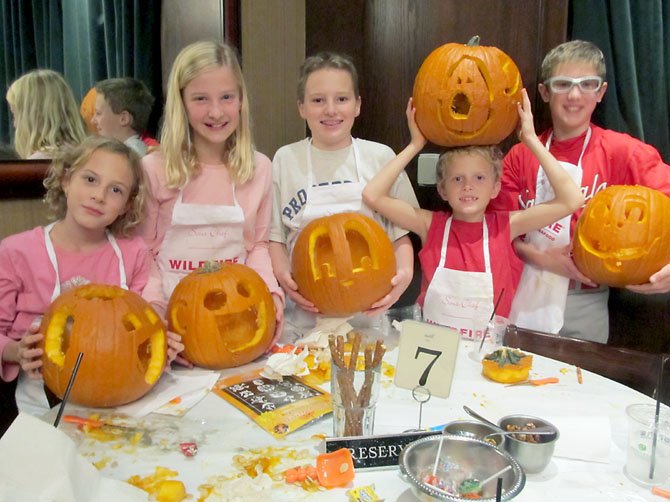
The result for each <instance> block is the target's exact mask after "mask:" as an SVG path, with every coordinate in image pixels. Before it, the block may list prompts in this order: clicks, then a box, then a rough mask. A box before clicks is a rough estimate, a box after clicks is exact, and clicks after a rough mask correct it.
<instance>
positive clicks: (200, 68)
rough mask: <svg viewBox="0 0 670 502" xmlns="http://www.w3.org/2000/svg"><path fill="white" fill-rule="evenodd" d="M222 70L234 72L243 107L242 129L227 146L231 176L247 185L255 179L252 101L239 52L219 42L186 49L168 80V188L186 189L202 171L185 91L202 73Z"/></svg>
mask: <svg viewBox="0 0 670 502" xmlns="http://www.w3.org/2000/svg"><path fill="white" fill-rule="evenodd" d="M220 67H228V68H230V70H231V71H232V73H233V75H234V76H235V79H236V80H237V86H238V91H239V92H240V97H241V105H242V106H241V108H240V122H239V125H238V127H237V129H236V130H235V132H233V134H231V135H230V136H229V137H228V139H227V140H226V143H225V145H224V152H225V156H226V164H227V166H228V172H229V173H230V177H231V179H232V180H233V181H235V182H237V183H244V182H246V181H248V180H250V179H251V178H252V177H253V175H254V170H255V164H254V148H253V141H252V135H251V124H250V115H249V99H248V97H247V88H246V85H245V83H244V77H243V76H242V70H241V68H240V64H239V62H238V60H237V56H236V54H235V51H234V50H233V49H232V48H231V47H230V46H228V45H226V44H223V43H219V42H196V43H194V44H191V45H189V46H187V47H185V48H184V49H182V50H181V52H180V53H179V54H178V55H177V58H176V59H175V61H174V64H173V65H172V70H171V71H170V77H169V78H168V85H167V97H166V101H165V121H164V123H163V130H162V134H161V149H162V150H163V153H164V155H165V178H166V180H167V186H168V187H171V188H177V187H182V186H184V185H185V184H186V182H188V180H189V179H190V178H191V177H192V176H193V175H195V174H197V173H198V172H199V169H200V168H199V165H198V158H197V152H196V151H195V148H194V147H193V145H192V144H191V141H190V135H191V127H190V125H189V122H188V116H187V114H186V107H185V106H184V100H183V96H182V91H183V90H184V88H185V87H186V86H187V85H188V84H189V83H190V82H191V81H192V80H193V79H195V78H196V77H198V76H199V75H200V74H201V73H203V72H205V71H209V70H214V69H216V68H220Z"/></svg>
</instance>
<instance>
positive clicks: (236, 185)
mask: <svg viewBox="0 0 670 502" xmlns="http://www.w3.org/2000/svg"><path fill="white" fill-rule="evenodd" d="M164 118H165V120H164V124H163V130H162V135H161V147H160V150H157V151H155V152H152V153H150V154H149V155H147V156H145V157H144V158H143V159H142V164H143V167H144V169H145V172H146V173H147V177H148V180H149V186H150V190H151V193H152V197H151V198H150V201H149V204H148V210H147V218H146V220H145V221H144V223H143V224H142V226H141V230H140V231H141V234H142V235H143V236H144V238H145V239H146V241H147V243H148V244H149V247H150V248H151V249H152V251H153V254H154V257H155V261H156V265H157V266H156V267H155V271H154V272H153V273H152V274H151V275H150V278H149V283H148V285H147V288H146V290H145V294H144V296H145V298H147V299H149V300H150V301H151V302H152V303H153V304H154V305H155V306H156V308H158V309H159V310H161V311H162V312H163V313H164V312H165V308H166V305H167V300H168V299H169V298H170V295H171V294H172V291H173V289H174V287H175V286H176V285H177V283H178V282H179V280H180V279H181V278H182V277H184V276H185V275H187V274H188V273H189V272H191V271H192V270H194V269H197V268H198V267H199V266H201V265H202V264H203V263H204V262H205V261H208V260H217V261H221V262H224V261H230V262H237V263H244V264H246V265H248V266H249V267H251V268H253V269H254V270H255V271H256V272H258V274H259V275H260V276H261V277H262V278H263V280H264V281H265V282H266V284H267V285H268V287H269V289H270V291H271V292H272V296H273V298H274V301H275V305H276V307H277V320H278V321H279V322H278V323H277V334H279V333H280V332H281V325H282V322H281V321H282V319H283V305H284V299H283V293H282V291H281V289H280V287H279V285H278V284H277V281H276V279H275V277H274V274H273V272H272V265H271V262H270V256H269V253H268V232H269V225H270V212H271V210H272V191H271V190H272V166H271V163H270V160H269V159H268V158H267V157H266V156H265V155H263V154H262V153H259V152H257V151H255V150H254V146H253V140H252V134H251V124H250V116H249V98H248V95H247V89H246V85H245V83H244V77H243V76H242V70H241V68H240V65H239V62H238V59H237V56H236V54H235V51H234V50H233V49H232V48H231V47H230V46H228V45H226V44H223V43H219V42H208V41H204V42H196V43H194V44H191V45H189V46H187V47H185V48H184V49H183V50H182V51H181V52H180V53H179V54H178V55H177V58H176V59H175V61H174V64H173V66H172V71H171V72H170V77H169V79H168V86H167V97H166V104H165V117H164ZM181 362H184V363H186V364H188V363H187V362H186V361H183V360H182V361H181Z"/></svg>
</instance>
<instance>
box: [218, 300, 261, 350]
mask: <svg viewBox="0 0 670 502" xmlns="http://www.w3.org/2000/svg"><path fill="white" fill-rule="evenodd" d="M266 315H267V313H266V311H265V305H263V304H262V303H261V304H259V305H253V306H251V307H249V308H248V309H246V310H244V311H242V312H238V313H236V314H222V315H217V316H215V317H214V318H215V320H216V325H217V326H218V328H219V334H220V335H221V339H222V342H223V344H224V345H225V347H226V349H227V350H229V351H230V352H240V351H243V350H246V349H248V348H249V347H253V346H254V345H256V344H258V343H259V342H260V340H261V339H262V338H263V335H264V334H265V330H266V322H265V319H266ZM251 329H253V332H254V334H253V336H252V337H251V338H249V331H250V330H251Z"/></svg>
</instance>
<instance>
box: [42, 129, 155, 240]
mask: <svg viewBox="0 0 670 502" xmlns="http://www.w3.org/2000/svg"><path fill="white" fill-rule="evenodd" d="M98 150H104V151H106V152H109V153H114V154H117V155H119V156H121V157H123V158H124V159H125V160H126V161H127V162H128V167H129V168H130V170H131V172H132V175H133V181H134V183H133V186H132V188H131V190H130V194H129V195H128V210H127V211H126V212H125V213H124V214H122V215H120V216H119V217H118V218H117V219H116V220H115V221H114V222H113V223H112V224H111V225H109V227H108V229H109V231H110V232H112V234H114V235H115V236H121V237H128V236H129V235H130V234H131V230H132V229H134V228H135V227H136V226H137V225H138V224H139V223H140V222H141V221H142V218H143V216H144V207H145V201H146V198H147V193H148V191H147V190H148V189H147V184H146V180H145V177H144V171H143V169H142V167H141V165H140V158H139V156H138V155H137V154H136V153H135V152H134V151H133V150H132V149H131V148H129V147H128V146H126V145H125V144H123V143H121V142H120V141H118V140H116V139H112V138H104V137H102V136H89V137H87V138H86V139H85V140H84V141H83V142H82V143H80V144H79V145H75V146H70V147H66V148H64V149H63V150H61V151H60V152H59V153H58V155H57V156H56V157H55V158H54V160H53V162H52V163H51V166H50V167H49V171H48V173H47V176H46V178H45V179H44V187H45V188H46V194H45V195H44V202H45V203H46V204H47V206H48V207H49V209H50V211H51V215H52V217H53V219H55V220H62V219H63V218H65V214H66V213H67V196H66V195H65V191H64V190H63V183H64V182H65V181H67V180H70V179H71V178H72V176H73V175H74V174H75V173H76V172H77V171H78V170H79V169H81V168H82V167H84V166H85V165H86V164H87V163H88V161H89V160H90V159H91V157H93V154H94V153H95V152H96V151H98Z"/></svg>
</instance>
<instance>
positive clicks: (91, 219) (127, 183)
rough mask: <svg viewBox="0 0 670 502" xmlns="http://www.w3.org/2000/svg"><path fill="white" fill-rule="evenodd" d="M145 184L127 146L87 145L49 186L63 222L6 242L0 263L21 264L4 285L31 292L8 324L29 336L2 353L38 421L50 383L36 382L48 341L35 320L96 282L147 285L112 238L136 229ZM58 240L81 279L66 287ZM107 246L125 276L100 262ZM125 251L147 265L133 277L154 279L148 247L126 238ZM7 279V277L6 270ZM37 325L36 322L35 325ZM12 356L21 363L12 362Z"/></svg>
mask: <svg viewBox="0 0 670 502" xmlns="http://www.w3.org/2000/svg"><path fill="white" fill-rule="evenodd" d="M142 179H143V178H142V171H141V167H140V165H139V159H138V158H137V157H136V155H135V154H134V153H132V152H131V150H130V149H129V148H128V147H127V146H125V145H123V144H122V143H120V142H119V141H117V140H113V139H107V138H103V137H89V138H87V139H86V140H85V141H84V142H83V143H82V144H81V145H78V146H77V147H73V148H72V149H69V150H67V151H65V152H63V153H62V155H61V157H59V158H58V159H57V160H55V161H54V163H53V164H52V166H51V168H50V170H49V174H48V176H47V179H46V180H45V186H46V188H47V193H46V196H45V200H46V201H47V203H48V204H49V205H50V206H51V208H52V210H53V212H54V213H55V216H56V217H57V218H59V221H57V222H55V223H52V224H50V225H48V226H46V227H44V228H40V229H33V230H30V231H27V232H23V233H22V234H18V235H16V236H11V237H10V238H7V239H6V240H5V241H3V243H2V246H3V249H2V250H0V259H2V260H3V261H12V260H14V261H16V262H17V264H16V270H15V271H14V276H13V277H12V278H11V279H10V278H8V277H0V281H1V282H3V283H5V284H6V283H7V282H12V283H15V284H22V285H29V286H28V287H27V289H26V290H25V291H24V287H23V286H22V287H20V288H18V289H17V291H16V294H15V295H14V298H15V300H14V301H15V302H16V304H15V305H14V306H13V307H12V308H11V311H13V312H15V318H14V319H12V320H9V321H10V324H12V330H13V331H14V332H19V333H22V336H23V339H22V340H19V341H12V342H10V343H9V344H7V345H6V346H5V348H4V350H3V353H2V357H3V363H4V362H15V363H18V364H19V366H20V367H21V368H23V369H24V370H25V371H19V377H18V378H19V380H18V384H17V388H16V401H17V406H18V408H19V410H20V411H25V412H28V413H31V414H35V415H39V414H42V413H44V412H45V411H47V410H48V409H49V403H48V401H47V398H46V394H45V392H44V382H43V381H42V379H41V378H39V377H38V375H37V373H38V372H39V367H40V366H41V361H40V360H39V358H40V354H41V351H40V350H38V349H36V347H35V345H34V344H36V343H38V342H39V340H41V339H42V335H41V334H36V333H37V325H39V322H40V318H41V316H38V317H37V318H36V319H35V318H34V317H33V316H34V315H35V313H38V312H40V311H41V312H42V313H43V312H44V310H45V309H46V308H47V306H48V305H49V303H50V302H51V301H53V300H54V299H55V298H56V297H57V296H58V295H59V294H60V293H61V289H62V288H63V287H73V286H77V285H79V284H83V283H86V282H91V281H94V282H105V281H107V280H113V279H112V278H114V279H115V278H116V277H118V281H119V284H120V286H121V287H123V288H128V283H129V282H131V281H132V282H133V285H134V288H135V289H136V290H137V291H138V292H139V290H140V289H141V287H142V286H143V285H144V282H142V284H141V285H140V284H139V283H138V279H139V277H140V276H139V275H138V276H137V277H127V275H126V267H125V264H124V262H123V258H122V253H121V249H120V247H119V244H118V242H117V239H116V238H115V237H114V235H113V233H114V232H116V233H118V234H124V233H126V232H127V231H129V230H130V229H132V228H133V227H134V226H135V225H136V224H137V217H138V215H139V214H141V213H142V205H143V202H142V198H141V197H137V195H138V194H139V193H142V192H143V191H144V186H143V185H142V183H141V182H142ZM38 230H39V232H40V233H41V234H42V238H43V241H44V246H45V251H46V256H47V257H48V260H49V263H48V265H47V264H45V263H43V262H41V255H42V253H41V252H40V251H39V250H38V249H36V248H35V244H36V243H39V242H40V240H39V237H38V234H36V232H37V231H38ZM53 239H55V240H56V245H57V246H58V247H60V248H63V250H64V252H68V253H70V254H69V255H68V256H69V257H67V258H66V257H65V254H63V255H60V256H61V257H60V259H61V260H66V261H63V262H62V263H67V265H66V267H65V268H66V270H68V272H66V273H68V275H70V276H71V275H72V270H76V271H77V274H78V275H77V276H74V277H72V276H71V277H69V278H68V280H67V281H66V282H65V283H63V284H61V280H62V273H61V272H62V271H61V267H59V257H58V256H59V255H58V254H57V252H56V248H55V247H54V243H53ZM107 242H108V243H109V245H110V246H111V248H112V251H113V253H114V256H115V258H116V260H117V262H118V269H117V271H118V273H115V271H114V270H113V269H110V267H109V264H107V263H99V262H98V261H97V258H96V257H97V256H98V255H97V253H98V252H99V251H102V252H103V256H104V255H105V254H104V253H105V251H104V249H103V248H102V247H103V246H105V244H106V243H107ZM119 242H121V241H119ZM123 245H124V246H128V247H127V249H129V250H132V251H130V252H131V253H133V256H134V259H136V260H144V259H146V260H147V262H146V263H145V262H144V261H142V263H141V265H140V263H139V261H138V262H137V263H135V262H133V263H134V265H133V271H139V270H143V271H144V273H147V264H148V260H149V256H148V251H147V250H146V248H144V247H143V244H142V243H141V241H140V240H139V239H135V240H133V241H132V242H131V241H130V240H126V239H123ZM5 246H6V248H5ZM139 249H143V250H144V251H145V254H141V253H139V254H137V255H135V254H134V253H135V252H136V251H137V250H139ZM5 253H7V254H5ZM72 253H75V254H74V255H72ZM87 258H88V259H87ZM75 260H76V261H75ZM24 262H26V263H29V264H33V263H34V265H33V266H28V267H21V265H20V263H24ZM1 274H4V269H3V271H2V272H0V275H1ZM144 280H146V279H145V278H144V279H143V281H144ZM7 310H8V309H7V306H3V309H2V311H7ZM31 318H32V319H34V320H33V321H32V324H31V325H28V324H29V321H28V320H29V319H31ZM3 321H4V322H6V321H7V320H3ZM12 353H14V354H15V358H11V357H9V358H8V356H11V354H12ZM3 369H4V368H3ZM27 372H30V373H31V375H30V376H29V375H28V373H27Z"/></svg>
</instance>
